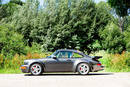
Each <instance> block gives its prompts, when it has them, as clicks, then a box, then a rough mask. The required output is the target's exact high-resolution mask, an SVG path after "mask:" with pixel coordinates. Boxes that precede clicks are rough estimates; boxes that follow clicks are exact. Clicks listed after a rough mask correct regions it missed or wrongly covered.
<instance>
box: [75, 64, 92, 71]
mask: <svg viewBox="0 0 130 87" xmlns="http://www.w3.org/2000/svg"><path fill="white" fill-rule="evenodd" d="M81 63H86V64H88V65H89V67H90V72H91V71H92V64H91V63H89V62H79V63H77V64H76V67H75V69H74V71H75V72H77V68H78V66H79V64H81Z"/></svg>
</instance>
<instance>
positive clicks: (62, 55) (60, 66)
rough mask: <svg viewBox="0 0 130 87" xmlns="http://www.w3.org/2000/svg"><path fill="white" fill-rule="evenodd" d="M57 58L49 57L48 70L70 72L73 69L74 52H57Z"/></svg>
mask: <svg viewBox="0 0 130 87" xmlns="http://www.w3.org/2000/svg"><path fill="white" fill-rule="evenodd" d="M55 56H56V59H54V58H49V59H48V60H47V61H46V71H51V72H60V71H61V72H62V71H64V72H69V71H72V66H73V61H72V60H71V56H72V52H70V51H59V52H57V53H56V54H55Z"/></svg>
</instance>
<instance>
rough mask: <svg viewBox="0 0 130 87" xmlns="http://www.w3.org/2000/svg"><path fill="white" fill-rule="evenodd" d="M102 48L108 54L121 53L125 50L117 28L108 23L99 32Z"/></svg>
mask: <svg viewBox="0 0 130 87" xmlns="http://www.w3.org/2000/svg"><path fill="white" fill-rule="evenodd" d="M100 36H101V38H102V47H103V49H104V50H107V51H108V52H109V53H122V51H123V50H125V42H124V39H123V38H124V36H123V34H121V32H120V31H119V27H118V26H116V25H115V24H113V23H110V24H108V25H107V26H106V28H105V29H104V30H103V31H101V32H100Z"/></svg>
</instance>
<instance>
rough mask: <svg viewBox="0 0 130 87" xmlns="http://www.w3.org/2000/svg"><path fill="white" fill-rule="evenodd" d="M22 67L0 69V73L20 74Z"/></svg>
mask: <svg viewBox="0 0 130 87" xmlns="http://www.w3.org/2000/svg"><path fill="white" fill-rule="evenodd" d="M20 73H22V72H21V70H20V69H0V74H20Z"/></svg>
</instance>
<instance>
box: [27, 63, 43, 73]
mask: <svg viewBox="0 0 130 87" xmlns="http://www.w3.org/2000/svg"><path fill="white" fill-rule="evenodd" d="M33 64H40V65H41V66H42V69H43V71H44V70H45V65H44V64H43V63H41V62H38V61H37V62H32V63H31V64H30V65H29V72H30V68H31V66H32V65H33Z"/></svg>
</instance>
